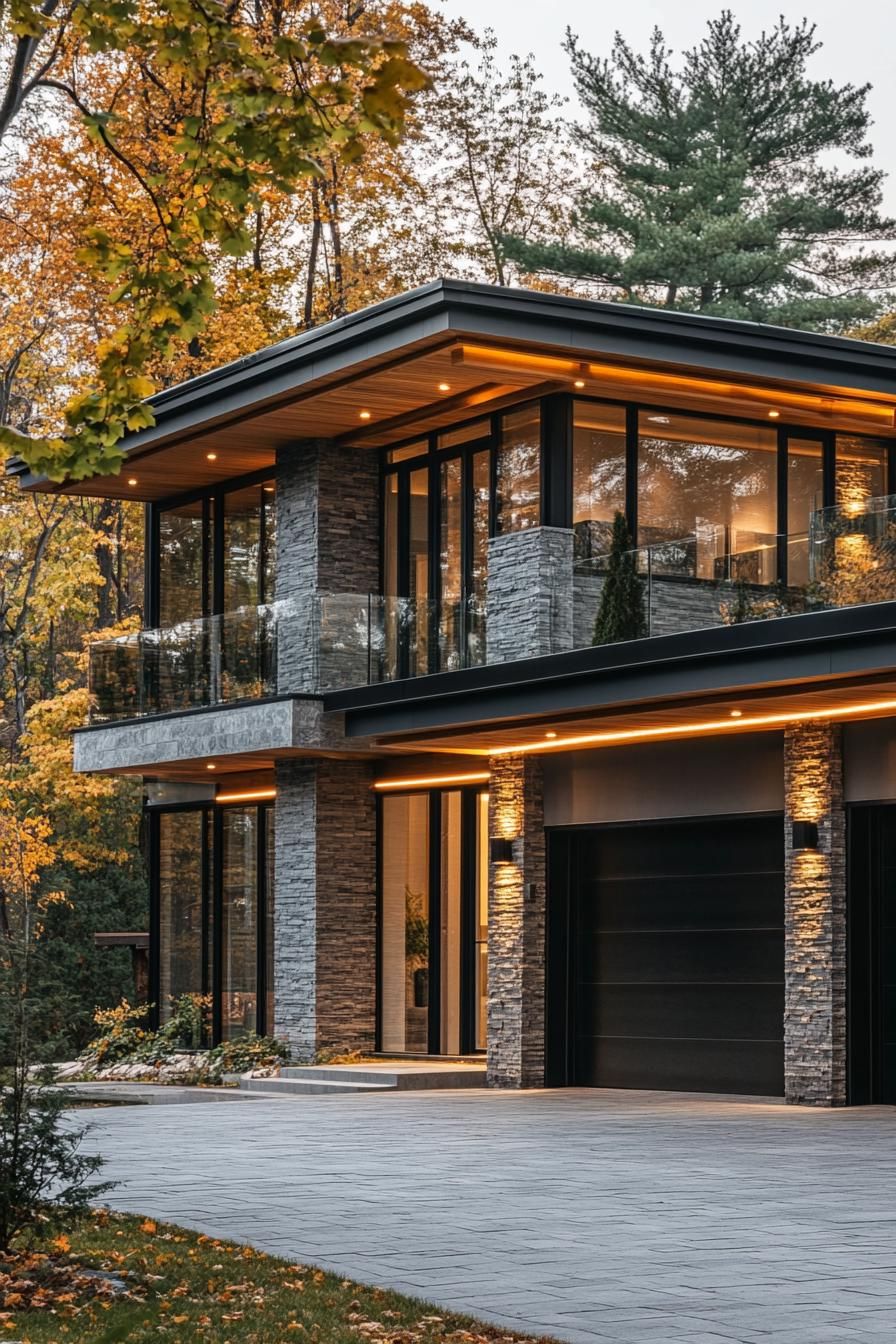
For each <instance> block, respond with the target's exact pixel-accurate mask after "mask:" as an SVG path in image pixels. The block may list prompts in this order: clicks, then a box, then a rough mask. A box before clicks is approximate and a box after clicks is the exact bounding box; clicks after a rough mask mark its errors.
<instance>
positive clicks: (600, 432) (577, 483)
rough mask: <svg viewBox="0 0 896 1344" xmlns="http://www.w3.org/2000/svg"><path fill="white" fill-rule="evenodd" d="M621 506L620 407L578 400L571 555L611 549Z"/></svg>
mask: <svg viewBox="0 0 896 1344" xmlns="http://www.w3.org/2000/svg"><path fill="white" fill-rule="evenodd" d="M624 511H625V408H624V407H623V406H602V405H600V404H599V403H596V402H588V401H577V402H576V403H575V405H574V410H573V440H572V524H573V528H574V529H575V534H576V555H577V556H580V557H582V558H586V557H588V556H591V555H604V554H606V552H607V551H609V549H610V540H611V536H612V532H613V518H614V516H615V515H616V514H617V513H623V512H624Z"/></svg>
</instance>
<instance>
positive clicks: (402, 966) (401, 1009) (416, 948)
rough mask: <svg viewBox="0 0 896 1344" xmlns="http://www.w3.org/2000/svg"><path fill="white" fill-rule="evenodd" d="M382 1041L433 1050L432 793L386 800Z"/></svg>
mask: <svg viewBox="0 0 896 1344" xmlns="http://www.w3.org/2000/svg"><path fill="white" fill-rule="evenodd" d="M382 808H383V814H382V836H383V849H382V855H381V864H382V868H381V875H382V880H381V886H382V906H381V924H380V930H381V932H380V947H381V957H382V974H381V980H380V985H381V991H380V1043H381V1046H382V1049H383V1050H385V1051H390V1050H395V1051H397V1052H398V1053H400V1054H404V1053H406V1052H407V1053H412V1054H414V1053H416V1054H426V1053H427V1051H428V1049H429V794H426V793H411V794H401V795H399V796H397V797H386V798H384V799H383V801H382Z"/></svg>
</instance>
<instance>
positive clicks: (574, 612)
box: [90, 496, 896, 723]
mask: <svg viewBox="0 0 896 1344" xmlns="http://www.w3.org/2000/svg"><path fill="white" fill-rule="evenodd" d="M729 535H730V534H729V533H728V532H727V530H725V529H721V528H712V527H707V528H701V529H700V531H699V532H698V533H697V534H695V535H694V536H690V537H678V538H670V539H668V540H665V541H658V542H656V543H654V544H653V545H650V546H642V547H639V548H638V549H636V550H632V551H628V552H627V553H626V554H624V555H622V556H615V557H614V556H611V555H608V554H607V555H598V556H591V557H589V558H587V559H579V560H576V561H575V562H574V563H573V567H572V570H571V571H570V570H568V569H567V570H565V571H564V572H563V573H560V572H557V573H556V574H555V575H554V578H553V587H552V589H551V591H550V593H549V594H548V596H549V598H550V601H549V602H548V603H547V608H549V613H548V614H549V621H548V625H549V627H550V629H549V631H548V635H546V636H545V638H547V637H548V636H549V639H550V648H549V649H547V650H545V649H544V648H542V650H541V651H542V652H544V651H548V652H557V651H561V650H564V649H565V650H569V649H578V648H585V647H588V646H590V645H594V644H606V643H615V642H619V641H621V640H632V639H640V638H644V637H646V636H649V635H669V634H680V633H685V632H688V631H693V630H703V629H708V628H711V627H713V626H723V625H738V624H742V623H745V622H749V621H759V620H769V619H773V618H775V617H778V616H787V615H793V614H797V613H800V612H807V611H821V610H825V609H827V608H831V607H847V606H857V605H861V604H866V603H873V602H884V601H891V600H896V497H893V496H887V497H885V498H881V499H873V500H866V501H863V502H862V503H861V504H860V505H858V506H857V507H855V508H852V509H848V508H843V507H838V508H836V509H823V510H820V511H819V512H818V513H815V514H814V515H813V516H812V519H811V523H810V527H809V530H808V532H804V533H797V534H791V535H790V536H775V535H774V534H771V535H757V534H754V535H753V536H752V537H751V538H750V541H749V544H748V545H741V546H740V547H739V548H735V549H732V548H731V547H730V544H729ZM542 605H543V606H544V604H542ZM489 619H490V620H492V621H494V622H496V627H495V632H494V633H495V636H496V638H495V640H494V641H493V647H492V649H491V651H489V649H488V648H487V646H486V605H485V603H484V602H482V601H479V600H477V601H472V600H459V601H450V602H445V601H443V602H441V603H438V604H437V603H435V602H432V601H429V600H424V599H413V598H398V597H383V596H381V595H379V594H366V593H364V594H350V593H323V594H319V595H316V596H313V597H311V596H309V597H305V598H299V599H293V600H285V601H282V602H275V603H271V604H269V605H268V606H263V607H251V608H245V609H243V610H241V611H234V612H229V613H227V614H225V615H222V616H211V617H208V618H206V619H204V620H197V621H185V622H182V623H181V624H179V625H175V626H172V627H170V628H169V629H165V630H143V631H140V632H139V633H137V634H132V635H125V636H123V637H121V638H118V639H110V640H101V641H99V642H97V643H95V644H94V645H93V646H92V648H91V652H90V690H91V705H92V709H91V721H92V722H96V723H104V722H115V721H118V720H124V719H133V718H140V717H142V716H144V715H149V714H164V713H169V712H171V711H174V710H184V709H197V708H208V707H212V706H215V705H223V704H227V703H232V702H234V701H239V700H252V699H256V698H258V697H260V696H265V695H271V694H274V693H275V692H276V691H277V690H278V686H279V689H281V690H288V691H290V692H306V693H308V694H312V695H314V694H319V693H321V692H324V691H333V690H342V689H347V688H350V687H353V686H364V685H368V684H374V683H379V682H387V681H396V680H401V679H404V678H409V677H417V676H423V675H425V674H426V673H430V672H440V671H442V672H444V671H455V670H458V669H461V668H465V667H476V666H480V665H482V664H484V663H486V662H487V661H489V656H491V658H492V659H495V660H500V661H506V660H507V658H508V657H510V658H513V657H521V656H525V655H523V654H519V653H513V652H511V653H510V654H508V653H507V649H506V647H505V646H504V642H503V641H502V639H501V638H500V636H501V633H502V627H501V625H500V612H492V613H491V615H490V618H489ZM505 633H506V632H505ZM510 633H511V634H512V633H513V631H511V632H510ZM511 643H512V641H511Z"/></svg>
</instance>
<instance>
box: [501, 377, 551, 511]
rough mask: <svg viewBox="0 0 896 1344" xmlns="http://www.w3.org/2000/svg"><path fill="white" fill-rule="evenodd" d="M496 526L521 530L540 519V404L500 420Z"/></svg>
mask: <svg viewBox="0 0 896 1344" xmlns="http://www.w3.org/2000/svg"><path fill="white" fill-rule="evenodd" d="M497 476H498V480H497V500H496V517H495V525H496V528H497V530H498V532H520V531H522V529H523V528H526V527H538V525H539V523H540V521H541V405H540V403H539V402H537V401H532V402H529V404H528V405H526V406H523V407H522V408H521V409H520V410H517V411H510V412H508V414H507V415H505V416H503V417H502V420H501V435H500V440H499V443H498V473H497Z"/></svg>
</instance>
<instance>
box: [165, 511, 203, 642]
mask: <svg viewBox="0 0 896 1344" xmlns="http://www.w3.org/2000/svg"><path fill="white" fill-rule="evenodd" d="M207 555H208V552H207V531H206V524H205V521H204V516H203V507H202V501H201V500H199V501H196V502H194V503H192V504H184V505H182V506H180V507H179V508H176V509H165V510H163V511H162V512H161V513H160V514H159V624H160V625H162V626H169V625H176V624H177V623H178V621H193V620H196V619H198V618H199V617H201V616H205V615H207V614H208V612H209V611H210V610H211V594H210V592H209V581H208V562H207Z"/></svg>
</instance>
